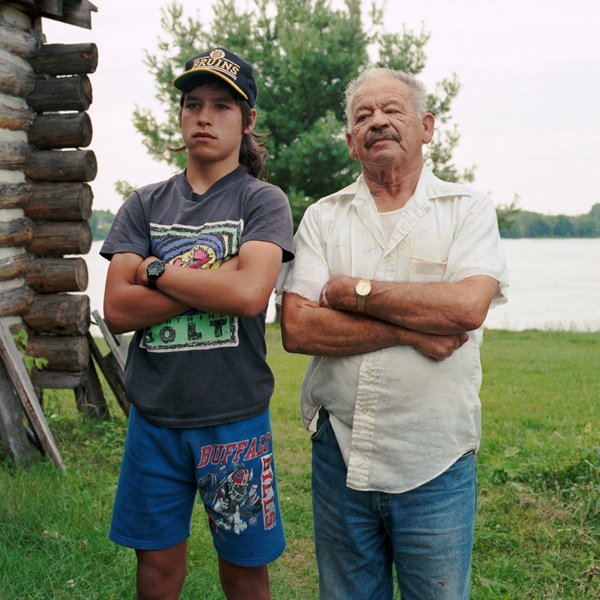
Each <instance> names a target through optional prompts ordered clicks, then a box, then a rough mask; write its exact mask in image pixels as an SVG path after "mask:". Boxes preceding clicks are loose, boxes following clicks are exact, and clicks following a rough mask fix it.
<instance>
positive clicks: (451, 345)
mask: <svg viewBox="0 0 600 600" xmlns="http://www.w3.org/2000/svg"><path fill="white" fill-rule="evenodd" d="M414 336H415V337H414V340H413V344H412V345H413V346H414V347H415V348H416V349H417V350H418V351H419V352H420V353H421V354H424V355H425V356H430V357H431V358H433V359H435V360H437V361H438V362H441V361H443V360H446V359H447V358H450V357H451V356H452V354H453V353H454V351H455V350H458V349H459V348H460V347H461V346H462V345H463V344H464V343H466V342H467V341H468V339H469V334H468V333H458V334H452V335H434V334H429V333H421V332H419V331H415V332H414Z"/></svg>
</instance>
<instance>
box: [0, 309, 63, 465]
mask: <svg viewBox="0 0 600 600" xmlns="http://www.w3.org/2000/svg"><path fill="white" fill-rule="evenodd" d="M0 357H1V358H2V360H3V361H4V366H5V367H6V370H7V371H8V375H9V377H10V379H11V381H12V383H13V385H14V387H15V390H16V392H17V395H18V396H19V398H20V400H21V404H22V405H23V408H24V409H25V414H26V415H27V418H28V420H29V423H30V424H31V427H32V429H33V431H34V433H35V436H36V438H37V439H38V441H39V442H40V445H41V446H42V448H43V449H44V452H45V454H46V455H47V456H48V457H49V458H50V459H51V460H52V461H53V462H54V464H55V465H56V466H57V467H58V468H59V469H62V470H63V471H64V470H66V468H65V465H64V463H63V461H62V458H61V456H60V452H59V451H58V447H57V446H56V442H55V441H54V436H53V435H52V432H51V431H50V428H49V427H48V423H47V422H46V417H45V416H44V411H43V410H42V407H41V406H40V403H39V401H38V398H37V396H36V394H35V391H34V389H33V385H32V384H31V380H30V378H29V374H28V373H27V369H26V368H25V365H24V364H23V359H22V358H21V355H20V354H19V351H18V350H17V347H16V345H15V342H14V340H13V337H12V334H11V332H10V329H9V327H8V325H7V324H6V322H5V321H4V320H2V319H0Z"/></svg>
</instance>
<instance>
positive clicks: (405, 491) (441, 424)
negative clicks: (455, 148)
mask: <svg viewBox="0 0 600 600" xmlns="http://www.w3.org/2000/svg"><path fill="white" fill-rule="evenodd" d="M426 99H427V94H426V91H425V89H424V87H423V85H422V84H421V83H420V82H419V81H417V80H416V79H415V78H414V77H412V76H411V75H409V74H406V73H404V72H398V71H391V70H387V69H370V70H367V71H365V72H363V73H362V74H361V75H360V76H359V77H358V78H357V79H356V80H354V81H352V82H351V83H350V84H349V86H348V88H347V90H346V113H347V118H348V126H347V133H346V138H347V143H348V148H349V152H350V155H351V156H352V158H354V159H357V160H358V161H360V164H361V167H362V174H361V175H360V176H359V177H358V179H357V180H356V182H355V183H353V184H352V185H350V186H349V187H347V188H345V189H343V190H341V191H339V192H337V193H335V194H332V195H331V196H328V197H325V198H322V199H321V200H320V201H319V202H317V203H316V204H314V205H313V206H311V207H309V209H308V210H307V211H306V214H305V216H304V219H303V222H302V224H301V225H300V228H299V230H298V233H297V237H296V259H295V261H294V263H293V264H292V266H291V267H290V270H289V272H288V274H287V277H286V279H285V283H284V286H283V288H284V295H283V303H282V331H283V340H284V345H285V347H286V349H287V350H288V351H290V352H298V353H304V354H310V355H312V356H313V358H312V359H311V362H310V365H309V367H308V371H307V373H306V375H305V378H304V381H303V384H302V413H303V419H304V422H305V424H306V425H307V427H309V426H310V424H311V423H312V424H313V430H314V431H315V433H314V434H313V437H312V440H313V510H314V519H315V543H316V549H317V561H318V564H319V574H320V583H319V585H320V591H321V598H324V599H327V600H336V599H339V600H352V599H356V600H359V599H360V600H364V599H369V600H377V599H382V600H383V599H386V600H388V599H391V598H393V594H394V582H393V581H394V580H393V567H394V566H395V568H396V573H397V578H398V585H399V587H400V590H401V593H402V598H403V600H428V599H432V598H443V599H447V600H459V599H462V598H468V596H469V587H470V568H471V554H472V546H473V529H474V521H475V509H476V501H477V482H476V466H475V456H476V453H477V450H478V448H479V441H480V432H481V427H480V401H479V389H480V384H481V364H480V356H479V347H480V345H481V342H482V325H483V322H484V320H485V317H486V315H487V312H488V310H489V308H490V306H491V305H492V304H493V303H498V302H504V301H505V297H504V291H503V290H504V288H505V287H506V285H507V274H506V265H505V259H504V254H503V250H502V246H501V240H500V236H499V233H498V226H497V220H496V214H495V210H494V206H493V204H492V203H491V201H490V200H488V199H487V198H485V197H484V196H482V195H481V194H480V193H478V192H476V191H474V190H472V189H470V188H467V187H465V186H464V185H458V184H455V183H447V182H444V181H441V180H440V179H438V178H437V177H436V176H434V175H433V173H432V172H431V170H430V169H429V168H428V167H426V166H425V165H424V163H423V146H424V145H425V144H428V143H429V142H430V141H431V139H432V137H433V134H434V125H435V119H434V117H433V115H432V114H431V113H429V112H427V108H426Z"/></svg>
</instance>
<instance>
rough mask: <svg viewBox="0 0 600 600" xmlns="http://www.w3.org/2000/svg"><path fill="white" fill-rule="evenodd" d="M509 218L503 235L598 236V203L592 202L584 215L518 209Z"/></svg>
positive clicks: (599, 205)
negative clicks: (588, 210) (540, 212)
mask: <svg viewBox="0 0 600 600" xmlns="http://www.w3.org/2000/svg"><path fill="white" fill-rule="evenodd" d="M511 206H512V205H511ZM509 208H510V207H509ZM510 218H511V223H510V224H509V227H508V228H506V229H505V230H503V231H502V234H503V236H504V237H510V238H525V237H526V238H537V237H543V238H546V237H565V238H573V237H599V236H600V204H594V206H592V209H591V210H590V212H589V213H587V214H586V215H577V216H567V215H542V214H539V213H534V212H530V211H520V210H518V211H516V212H513V213H512V214H511V215H510Z"/></svg>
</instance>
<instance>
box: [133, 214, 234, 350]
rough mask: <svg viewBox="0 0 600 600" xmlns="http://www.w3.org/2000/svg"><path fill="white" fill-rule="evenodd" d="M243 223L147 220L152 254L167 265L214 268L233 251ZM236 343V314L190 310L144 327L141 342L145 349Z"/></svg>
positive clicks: (183, 348) (232, 344) (189, 347)
mask: <svg viewBox="0 0 600 600" xmlns="http://www.w3.org/2000/svg"><path fill="white" fill-rule="evenodd" d="M242 229H243V223H242V222H238V221H223V222H220V223H207V224H205V225H202V226H199V227H191V226H186V225H172V226H164V225H157V224H151V225H150V235H151V244H152V254H153V255H154V256H156V257H158V258H160V259H161V260H164V261H166V262H168V263H169V264H171V265H174V266H178V267H186V268H189V269H216V268H218V267H219V266H220V265H221V264H223V263H224V262H226V261H227V260H229V259H230V258H232V257H234V256H235V255H237V253H238V251H239V245H240V237H241V234H242ZM237 345H238V320H237V318H236V317H231V316H226V315H220V314H215V313H204V312H202V311H199V310H191V311H188V312H187V313H185V314H183V315H180V316H178V317H175V318H173V319H169V320H167V321H164V322H163V323H159V324H157V325H153V326H152V327H148V328H147V329H146V330H145V331H144V337H143V339H142V343H141V346H142V348H145V349H146V350H148V351H149V352H173V351H187V350H209V349H212V348H218V347H233V346H237Z"/></svg>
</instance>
